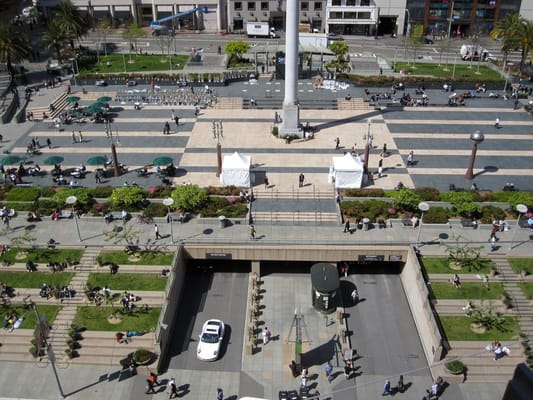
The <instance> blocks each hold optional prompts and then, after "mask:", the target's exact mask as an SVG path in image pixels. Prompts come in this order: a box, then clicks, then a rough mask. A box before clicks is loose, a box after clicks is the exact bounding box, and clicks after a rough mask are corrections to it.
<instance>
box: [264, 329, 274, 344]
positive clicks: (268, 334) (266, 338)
mask: <svg viewBox="0 0 533 400" xmlns="http://www.w3.org/2000/svg"><path fill="white" fill-rule="evenodd" d="M262 336H263V344H267V343H268V342H269V341H270V336H272V333H271V332H270V331H269V330H268V328H267V327H266V326H265V329H263V332H262Z"/></svg>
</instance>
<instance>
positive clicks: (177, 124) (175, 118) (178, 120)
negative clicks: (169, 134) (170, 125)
mask: <svg viewBox="0 0 533 400" xmlns="http://www.w3.org/2000/svg"><path fill="white" fill-rule="evenodd" d="M174 122H175V123H176V126H179V125H180V117H178V116H177V115H176V116H175V117H174Z"/></svg>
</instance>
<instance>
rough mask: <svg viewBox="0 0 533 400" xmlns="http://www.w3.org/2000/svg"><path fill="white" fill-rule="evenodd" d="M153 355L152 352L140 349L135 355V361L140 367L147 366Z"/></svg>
mask: <svg viewBox="0 0 533 400" xmlns="http://www.w3.org/2000/svg"><path fill="white" fill-rule="evenodd" d="M153 355H154V354H153V353H152V352H151V351H150V350H148V349H145V348H143V347H140V348H138V349H137V350H135V352H134V353H133V361H135V362H136V363H137V364H139V365H146V364H148V363H150V361H152V357H153Z"/></svg>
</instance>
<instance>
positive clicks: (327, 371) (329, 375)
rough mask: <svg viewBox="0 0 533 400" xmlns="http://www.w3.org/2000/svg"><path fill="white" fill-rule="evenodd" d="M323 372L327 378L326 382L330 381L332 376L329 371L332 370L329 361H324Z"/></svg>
mask: <svg viewBox="0 0 533 400" xmlns="http://www.w3.org/2000/svg"><path fill="white" fill-rule="evenodd" d="M324 372H325V373H326V378H328V382H329V383H331V380H332V379H333V377H332V376H331V373H332V372H333V367H332V366H331V364H330V363H329V361H328V362H327V363H326V366H325V367H324Z"/></svg>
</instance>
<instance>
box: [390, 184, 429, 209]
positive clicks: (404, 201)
mask: <svg viewBox="0 0 533 400" xmlns="http://www.w3.org/2000/svg"><path fill="white" fill-rule="evenodd" d="M387 197H391V198H392V199H393V200H394V207H396V208H400V209H402V210H405V211H416V210H418V203H420V202H421V201H422V197H420V195H419V194H418V193H417V192H415V191H414V190H412V189H409V188H405V187H404V188H402V189H400V190H395V191H392V192H388V193H387Z"/></svg>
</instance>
